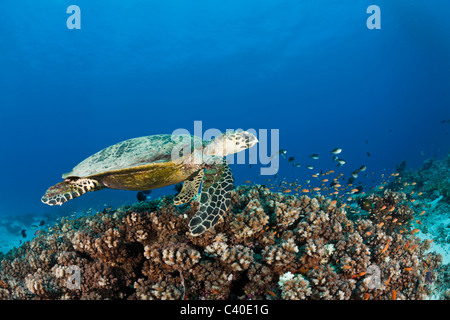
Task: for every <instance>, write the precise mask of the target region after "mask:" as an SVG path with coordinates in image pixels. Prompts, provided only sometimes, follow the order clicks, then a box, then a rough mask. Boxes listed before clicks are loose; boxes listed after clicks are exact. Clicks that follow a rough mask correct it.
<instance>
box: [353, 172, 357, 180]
mask: <svg viewBox="0 0 450 320" xmlns="http://www.w3.org/2000/svg"><path fill="white" fill-rule="evenodd" d="M352 177H353V178H354V179H356V178H358V172H357V171H353V172H352Z"/></svg>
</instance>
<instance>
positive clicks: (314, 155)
mask: <svg viewBox="0 0 450 320" xmlns="http://www.w3.org/2000/svg"><path fill="white" fill-rule="evenodd" d="M309 157H310V158H311V159H314V160H317V159H319V155H318V154H317V153H314V154H312V155H310V156H309Z"/></svg>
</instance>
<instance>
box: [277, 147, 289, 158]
mask: <svg viewBox="0 0 450 320" xmlns="http://www.w3.org/2000/svg"><path fill="white" fill-rule="evenodd" d="M278 153H279V154H281V155H282V156H283V158H286V153H287V151H286V150H284V149H280V151H278Z"/></svg>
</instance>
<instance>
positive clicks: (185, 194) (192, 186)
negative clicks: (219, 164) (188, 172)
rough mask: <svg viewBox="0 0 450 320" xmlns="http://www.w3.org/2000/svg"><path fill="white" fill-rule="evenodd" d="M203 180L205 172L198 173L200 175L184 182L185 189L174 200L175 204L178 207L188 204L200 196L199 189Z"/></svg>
mask: <svg viewBox="0 0 450 320" xmlns="http://www.w3.org/2000/svg"><path fill="white" fill-rule="evenodd" d="M202 180H203V170H200V171H198V173H197V174H196V175H195V176H193V177H191V178H189V179H187V180H186V181H184V182H183V189H181V191H180V193H179V194H177V195H176V197H175V198H174V199H173V203H174V204H175V205H176V206H179V205H182V204H185V203H188V202H189V201H190V200H191V199H192V198H193V197H195V196H196V195H197V194H198V189H199V188H200V184H201V183H202Z"/></svg>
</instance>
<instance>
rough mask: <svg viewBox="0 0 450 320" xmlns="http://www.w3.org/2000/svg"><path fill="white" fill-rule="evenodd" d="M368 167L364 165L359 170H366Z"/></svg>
mask: <svg viewBox="0 0 450 320" xmlns="http://www.w3.org/2000/svg"><path fill="white" fill-rule="evenodd" d="M366 169H367V167H366V166H365V165H362V166H361V167H360V168H359V169H358V171H366Z"/></svg>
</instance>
